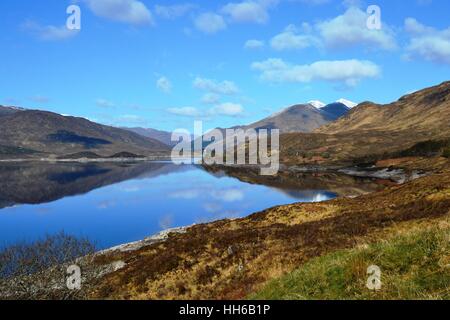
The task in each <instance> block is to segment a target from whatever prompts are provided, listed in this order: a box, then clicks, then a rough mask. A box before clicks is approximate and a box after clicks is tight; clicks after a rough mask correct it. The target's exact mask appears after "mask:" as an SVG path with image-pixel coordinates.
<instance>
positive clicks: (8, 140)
mask: <svg viewBox="0 0 450 320" xmlns="http://www.w3.org/2000/svg"><path fill="white" fill-rule="evenodd" d="M0 128H1V131H0V157H1V158H23V157H48V156H53V157H58V156H59V157H60V156H64V155H68V154H74V153H79V152H85V151H89V152H91V153H96V154H98V155H100V156H102V157H109V156H112V155H114V154H117V153H120V152H129V153H132V154H136V155H144V156H147V155H154V154H161V153H167V152H168V147H167V146H166V145H164V144H163V143H161V142H159V141H157V140H154V139H150V138H145V137H142V136H141V135H138V134H136V133H133V132H130V131H127V130H123V129H118V128H113V127H109V126H104V125H101V124H97V123H94V122H91V121H89V120H87V119H84V118H76V117H66V116H62V115H59V114H56V113H52V112H46V111H38V110H26V111H21V112H15V113H12V114H9V115H5V116H2V117H0Z"/></svg>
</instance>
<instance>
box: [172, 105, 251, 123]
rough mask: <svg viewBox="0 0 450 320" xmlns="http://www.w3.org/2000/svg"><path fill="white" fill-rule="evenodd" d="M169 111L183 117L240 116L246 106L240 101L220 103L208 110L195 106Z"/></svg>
mask: <svg viewBox="0 0 450 320" xmlns="http://www.w3.org/2000/svg"><path fill="white" fill-rule="evenodd" d="M167 112H169V113H171V114H174V115H177V116H183V117H192V118H204V119H209V118H211V117H214V116H226V117H238V116H242V115H243V113H244V108H243V107H242V106H241V105H240V104H238V103H231V102H225V103H219V104H216V105H214V106H213V107H211V108H209V109H208V110H206V111H201V110H199V109H198V108H195V107H182V108H169V109H167Z"/></svg>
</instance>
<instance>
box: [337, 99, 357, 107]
mask: <svg viewBox="0 0 450 320" xmlns="http://www.w3.org/2000/svg"><path fill="white" fill-rule="evenodd" d="M336 102H337V103H342V104H343V105H345V106H346V107H348V108H349V109H352V108H354V107H356V106H357V105H358V104H357V103H355V102H352V101H350V100H347V99H339V100H338V101H336Z"/></svg>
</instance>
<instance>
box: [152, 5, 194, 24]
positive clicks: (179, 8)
mask: <svg viewBox="0 0 450 320" xmlns="http://www.w3.org/2000/svg"><path fill="white" fill-rule="evenodd" d="M195 8H196V6H195V5H194V4H191V3H184V4H175V5H170V6H163V5H155V13H156V14H157V15H158V16H160V17H162V18H164V19H171V20H172V19H176V18H179V17H182V16H184V15H186V14H188V13H189V12H190V11H192V10H194V9H195Z"/></svg>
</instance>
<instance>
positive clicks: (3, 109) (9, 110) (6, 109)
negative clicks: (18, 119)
mask: <svg viewBox="0 0 450 320" xmlns="http://www.w3.org/2000/svg"><path fill="white" fill-rule="evenodd" d="M25 110H26V109H24V108H20V107H13V106H2V105H0V117H1V116H7V115H10V114H13V113H16V112H20V111H25Z"/></svg>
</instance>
